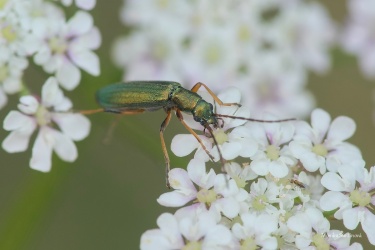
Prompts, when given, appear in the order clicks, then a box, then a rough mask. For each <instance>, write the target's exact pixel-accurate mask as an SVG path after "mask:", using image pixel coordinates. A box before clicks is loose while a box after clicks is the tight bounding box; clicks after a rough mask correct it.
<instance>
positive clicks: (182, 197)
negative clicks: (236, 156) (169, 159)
mask: <svg viewBox="0 0 375 250" xmlns="http://www.w3.org/2000/svg"><path fill="white" fill-rule="evenodd" d="M187 170H188V171H187V172H186V171H185V170H183V169H172V170H171V171H170V174H169V182H170V184H171V187H173V188H174V189H175V190H174V191H172V192H169V193H165V194H162V195H161V196H160V197H159V199H158V202H159V203H160V204H161V205H164V206H170V207H179V206H182V205H185V204H186V203H188V202H189V201H192V200H195V199H196V201H197V202H198V203H200V204H202V205H204V206H207V207H209V209H210V210H212V211H214V212H215V213H216V214H217V215H218V217H220V213H223V214H224V215H225V216H226V217H228V218H234V217H235V216H237V215H238V213H239V212H240V210H241V203H242V202H244V201H245V199H246V197H247V192H246V191H245V190H244V189H242V188H238V186H237V184H236V182H235V181H234V180H232V179H231V180H229V179H228V178H226V177H225V176H224V175H223V174H220V175H216V174H215V172H214V171H213V169H211V170H210V172H209V173H206V167H205V165H204V162H202V161H199V160H197V159H192V160H191V161H190V162H189V165H188V167H187ZM193 182H194V183H195V184H197V185H198V187H199V188H198V189H196V187H195V186H194V184H193Z"/></svg>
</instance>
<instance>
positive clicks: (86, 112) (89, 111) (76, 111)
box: [73, 108, 105, 115]
mask: <svg viewBox="0 0 375 250" xmlns="http://www.w3.org/2000/svg"><path fill="white" fill-rule="evenodd" d="M73 112H74V113H79V114H82V115H91V114H96V113H100V112H105V110H104V109H103V108H100V109H89V110H73Z"/></svg>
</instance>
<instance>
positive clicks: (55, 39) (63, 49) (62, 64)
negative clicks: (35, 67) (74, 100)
mask: <svg viewBox="0 0 375 250" xmlns="http://www.w3.org/2000/svg"><path fill="white" fill-rule="evenodd" d="M33 33H34V34H35V35H36V36H37V37H38V39H39V42H40V44H39V46H40V49H39V50H38V52H37V53H36V54H35V56H34V61H35V63H36V64H39V65H42V66H43V69H44V70H45V71H46V72H47V73H55V74H56V78H57V80H58V81H59V83H60V84H61V86H63V87H64V88H65V89H67V90H72V89H74V88H75V87H76V86H77V85H78V83H79V81H80V79H81V72H80V71H79V69H78V68H81V69H83V70H85V71H86V72H87V73H89V74H91V75H94V76H97V75H99V73H100V68H99V58H98V56H97V55H96V54H95V53H93V52H92V50H95V49H97V48H98V47H99V46H100V43H101V37H100V33H99V31H98V29H97V28H96V27H94V26H93V18H92V16H91V15H90V14H88V13H87V12H84V11H78V12H77V13H76V14H75V15H74V16H73V17H72V18H71V19H70V20H69V21H68V22H65V19H64V18H57V19H51V18H46V17H42V18H39V19H36V20H35V21H34V25H33Z"/></svg>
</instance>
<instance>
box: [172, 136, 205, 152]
mask: <svg viewBox="0 0 375 250" xmlns="http://www.w3.org/2000/svg"><path fill="white" fill-rule="evenodd" d="M198 145H199V142H198V141H197V139H195V138H194V136H193V135H191V134H179V135H176V136H175V137H173V139H172V143H171V150H172V152H173V153H174V154H175V155H177V156H179V157H183V156H187V155H188V154H190V153H191V152H193V150H194V149H196V148H197V147H198Z"/></svg>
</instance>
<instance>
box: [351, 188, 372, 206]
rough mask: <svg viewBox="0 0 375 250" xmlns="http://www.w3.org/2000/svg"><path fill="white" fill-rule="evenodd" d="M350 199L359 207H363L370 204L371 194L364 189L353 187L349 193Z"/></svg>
mask: <svg viewBox="0 0 375 250" xmlns="http://www.w3.org/2000/svg"><path fill="white" fill-rule="evenodd" d="M350 200H351V201H352V202H353V203H355V204H358V205H359V206H361V207H365V206H367V205H368V204H370V202H371V196H370V194H369V193H367V192H365V191H360V190H358V189H355V190H353V191H352V192H351V193H350Z"/></svg>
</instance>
